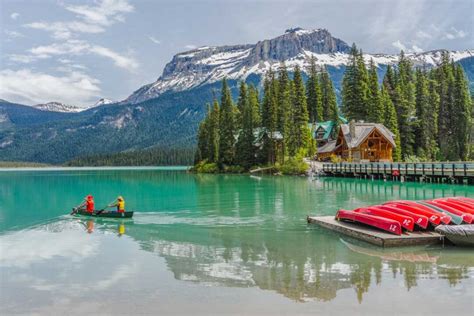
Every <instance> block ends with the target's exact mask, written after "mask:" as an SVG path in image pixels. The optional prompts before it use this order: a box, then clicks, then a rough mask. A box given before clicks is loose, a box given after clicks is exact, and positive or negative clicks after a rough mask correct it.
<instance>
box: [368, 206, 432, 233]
mask: <svg viewBox="0 0 474 316" xmlns="http://www.w3.org/2000/svg"><path fill="white" fill-rule="evenodd" d="M376 207H378V208H381V209H382V210H387V211H390V212H394V213H398V214H402V215H406V216H410V217H411V218H413V221H414V222H415V224H416V225H417V226H419V227H420V228H422V229H426V228H428V224H429V219H428V217H427V216H425V215H420V214H418V213H415V212H410V211H408V210H406V209H403V208H401V207H397V206H395V205H377V206H376Z"/></svg>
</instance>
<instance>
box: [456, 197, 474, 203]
mask: <svg viewBox="0 0 474 316" xmlns="http://www.w3.org/2000/svg"><path fill="white" fill-rule="evenodd" d="M453 199H456V200H461V201H466V202H469V203H474V199H471V198H468V197H465V196H455V197H453Z"/></svg>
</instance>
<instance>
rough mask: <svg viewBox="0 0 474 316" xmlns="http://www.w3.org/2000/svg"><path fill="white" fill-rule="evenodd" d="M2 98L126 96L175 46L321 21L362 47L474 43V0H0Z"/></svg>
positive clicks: (260, 35) (156, 72) (392, 49)
mask: <svg viewBox="0 0 474 316" xmlns="http://www.w3.org/2000/svg"><path fill="white" fill-rule="evenodd" d="M0 11H1V20H0V24H1V26H2V27H1V32H2V34H1V42H0V45H1V46H0V54H1V61H0V98H3V99H6V100H9V101H12V102H19V103H24V104H35V103H42V102H48V101H60V102H65V103H68V104H73V105H79V106H85V105H91V104H93V103H95V101H96V100H97V99H99V98H101V97H106V98H110V99H113V100H122V99H124V98H125V97H127V96H128V95H130V94H131V93H132V92H133V91H134V90H136V89H138V88H139V87H140V86H142V85H144V84H146V83H149V82H152V81H154V80H156V79H157V78H158V77H159V76H160V75H161V73H162V70H163V67H164V65H165V64H166V63H167V62H168V61H170V60H171V58H172V56H173V55H174V54H176V53H178V52H182V51H186V50H189V49H192V48H193V47H197V46H204V45H225V44H247V43H256V42H257V41H259V40H262V39H268V38H273V37H276V36H278V35H280V34H282V33H283V32H284V30H285V29H287V28H290V27H296V26H300V27H303V28H310V29H311V28H326V29H328V30H329V31H330V32H331V33H332V35H333V36H335V37H338V38H341V39H342V40H344V41H346V42H348V43H349V44H350V43H352V42H355V43H357V45H358V46H360V47H361V48H363V50H364V51H366V52H383V53H397V52H399V50H400V49H401V48H403V49H405V50H407V51H426V50H432V49H438V48H446V49H450V50H462V49H472V48H474V40H473V39H474V37H473V33H474V22H473V16H474V1H473V0H458V1H444V0H411V1H388V0H386V1H385V0H373V1H372V0H350V1H349V0H347V1H336V0H325V1H298V0H293V1H269V0H261V1H246V0H238V1H233V0H228V1H225V0H221V1H211V0H208V1H199V0H194V1H191V0H187V1H181V0H174V1H159V0H157V1H151V0H136V1H132V0H90V1H76V0H0Z"/></svg>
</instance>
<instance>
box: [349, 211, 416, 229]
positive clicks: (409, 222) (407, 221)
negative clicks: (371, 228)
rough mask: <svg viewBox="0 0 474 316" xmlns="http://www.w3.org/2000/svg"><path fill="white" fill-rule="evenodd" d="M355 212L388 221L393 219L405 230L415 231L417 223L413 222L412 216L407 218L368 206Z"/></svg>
mask: <svg viewBox="0 0 474 316" xmlns="http://www.w3.org/2000/svg"><path fill="white" fill-rule="evenodd" d="M354 212H359V213H364V214H369V215H374V216H380V217H384V218H388V219H393V220H394V221H397V222H399V223H400V225H402V227H403V228H405V229H407V230H409V231H411V232H412V231H413V228H414V227H415V221H414V220H413V218H412V217H410V216H405V215H402V214H397V213H394V212H391V211H387V210H383V209H381V208H378V207H376V206H368V207H361V208H358V209H355V210H354Z"/></svg>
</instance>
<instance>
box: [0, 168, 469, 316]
mask: <svg viewBox="0 0 474 316" xmlns="http://www.w3.org/2000/svg"><path fill="white" fill-rule="evenodd" d="M87 194H93V195H94V197H95V201H96V206H97V208H102V207H103V206H105V205H106V204H108V203H109V202H110V201H111V200H113V199H114V198H115V197H116V196H117V195H119V194H120V195H123V196H124V197H125V200H126V203H127V204H126V205H127V210H133V211H135V212H136V213H135V215H134V217H133V218H132V219H127V220H116V219H108V220H107V219H87V218H81V217H73V216H70V215H68V213H69V212H70V210H71V208H72V207H73V206H75V205H77V204H79V203H80V202H81V199H82V198H83V197H84V196H85V195H87ZM460 195H462V196H469V197H474V187H472V186H462V185H432V184H418V183H399V182H383V181H365V180H354V179H336V178H320V179H316V180H312V179H308V178H304V177H256V176H248V175H195V174H189V173H186V172H185V171H183V170H179V168H141V169H140V168H134V169H127V168H123V169H90V170H89V169H81V168H76V169H66V170H47V169H46V170H23V171H18V170H16V171H12V170H10V171H0V277H1V279H0V315H10V314H42V315H50V314H61V315H62V314H81V315H83V314H85V313H87V314H89V315H96V314H140V313H141V314H191V313H192V314H205V315H208V314H216V315H219V314H230V313H237V314H256V315H262V314H272V315H275V314H290V315H294V314H328V313H332V314H347V313H350V314H351V315H359V314H360V315H369V314H370V315H381V314H384V315H399V314H410V315H421V314H430V315H448V314H449V315H471V314H472V312H473V310H474V303H473V302H474V250H472V249H462V248H455V247H442V246H423V247H411V248H398V249H381V248H377V247H374V246H370V245H368V244H365V243H360V242H356V241H354V240H351V239H345V238H341V236H340V235H337V234H335V233H332V232H329V231H327V230H324V229H322V228H319V227H316V226H313V225H308V224H307V223H306V216H307V215H310V214H311V215H334V214H335V212H336V210H337V209H339V208H346V209H353V208H356V207H359V206H363V205H368V204H375V203H380V202H384V201H387V200H391V199H427V198H433V197H442V196H460Z"/></svg>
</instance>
